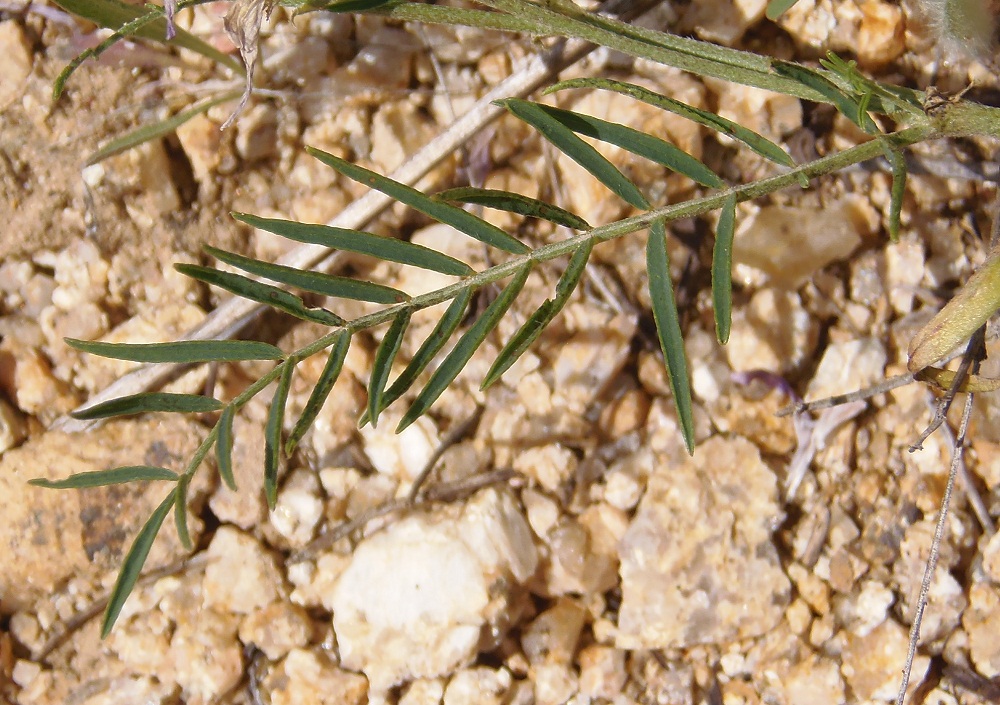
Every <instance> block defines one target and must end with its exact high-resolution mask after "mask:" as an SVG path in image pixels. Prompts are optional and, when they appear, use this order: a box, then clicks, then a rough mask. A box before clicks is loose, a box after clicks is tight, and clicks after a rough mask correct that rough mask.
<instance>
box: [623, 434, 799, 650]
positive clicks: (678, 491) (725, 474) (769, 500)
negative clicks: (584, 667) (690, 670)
mask: <svg viewBox="0 0 1000 705" xmlns="http://www.w3.org/2000/svg"><path fill="white" fill-rule="evenodd" d="M779 515H780V510H779V507H778V504H777V483H776V479H775V476H774V473H773V472H771V470H770V469H769V468H768V467H767V466H766V465H765V464H764V463H763V462H762V461H761V459H760V454H759V452H758V451H757V449H756V447H755V446H753V445H752V444H751V443H750V442H748V441H746V440H744V439H741V438H733V439H725V438H722V437H720V436H716V437H713V438H711V439H710V440H708V441H706V442H705V443H703V444H702V445H701V446H699V448H698V450H697V452H696V453H695V455H694V457H693V458H685V460H684V462H683V463H681V464H680V465H679V466H674V467H671V468H670V469H669V472H668V471H665V470H664V471H663V472H658V473H656V474H654V475H653V476H652V477H651V478H650V480H649V485H648V488H647V490H646V494H645V496H644V497H643V499H642V502H640V504H639V510H638V514H637V515H636V517H635V519H634V520H633V521H632V524H631V526H629V529H628V531H627V532H626V534H625V537H624V538H623V539H622V544H621V568H620V573H621V577H622V604H621V609H620V612H619V628H618V634H617V636H616V645H617V646H618V647H619V648H623V649H639V648H685V647H689V646H693V645H696V644H722V643H728V642H731V641H735V640H739V639H746V638H750V637H753V636H757V635H759V634H762V633H764V632H766V631H767V630H769V629H771V628H773V627H774V626H775V625H776V624H778V622H780V621H781V619H782V616H783V614H784V607H785V605H786V604H787V603H788V601H789V595H790V585H789V582H788V579H787V578H786V577H785V574H784V572H783V571H782V570H781V564H780V562H779V560H778V556H777V552H776V550H775V547H774V544H773V543H772V542H771V531H772V527H773V526H774V522H775V520H776V517H778V516H779ZM706 517H712V520H711V521H706Z"/></svg>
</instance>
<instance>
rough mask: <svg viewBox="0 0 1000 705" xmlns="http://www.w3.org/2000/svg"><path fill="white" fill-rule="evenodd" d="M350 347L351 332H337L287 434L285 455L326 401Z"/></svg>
mask: <svg viewBox="0 0 1000 705" xmlns="http://www.w3.org/2000/svg"><path fill="white" fill-rule="evenodd" d="M350 347H351V334H350V333H349V332H348V331H346V330H342V331H340V332H339V333H337V336H336V340H335V342H334V343H333V346H332V347H331V349H330V354H329V356H328V357H327V359H326V365H324V367H323V372H322V373H320V376H319V380H317V382H316V386H314V387H313V390H312V392H310V394H309V399H308V400H306V405H305V408H304V409H302V415H301V416H299V420H298V421H296V422H295V426H294V427H293V428H292V432H291V433H290V434H289V435H288V440H287V441H286V443H285V455H291V454H292V451H294V450H295V448H296V446H298V444H299V442H300V441H301V440H302V438H303V437H304V436H305V435H306V431H308V430H309V427H310V426H312V425H313V422H314V421H315V420H316V417H317V416H319V412H320V410H321V409H322V408H323V404H325V403H326V398H327V397H328V396H330V391H331V390H332V389H333V385H335V384H336V383H337V378H338V377H340V371H341V370H343V369H344V361H345V360H346V359H347V351H348V350H350Z"/></svg>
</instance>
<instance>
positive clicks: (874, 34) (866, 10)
mask: <svg viewBox="0 0 1000 705" xmlns="http://www.w3.org/2000/svg"><path fill="white" fill-rule="evenodd" d="M905 50H906V25H905V22H904V20H903V9H902V8H901V7H899V6H898V5H892V4H889V3H887V2H880V0H867V1H866V2H864V3H862V4H861V26H860V27H859V28H858V64H860V65H861V67H862V68H864V69H867V70H873V69H878V68H881V67H882V66H885V65H886V64H888V63H889V62H891V61H895V60H896V59H897V58H899V56H900V55H901V54H902V53H903V51H905Z"/></svg>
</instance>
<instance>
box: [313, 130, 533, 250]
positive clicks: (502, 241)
mask: <svg viewBox="0 0 1000 705" xmlns="http://www.w3.org/2000/svg"><path fill="white" fill-rule="evenodd" d="M306 151H307V152H309V154H311V155H312V156H314V157H316V158H317V159H319V160H320V161H321V162H323V163H324V164H326V165H327V166H330V167H333V168H334V169H336V170H337V171H339V172H340V173H341V174H343V175H344V176H346V177H348V178H349V179H353V180H354V181H357V182H358V183H359V184H364V185H365V186H369V187H371V188H373V189H375V190H377V191H381V192H382V193H384V194H385V195H387V196H390V197H391V198H394V199H396V200H397V201H399V202H400V203H404V204H406V205H408V206H409V207H410V208H413V209H414V210H416V211H419V212H420V213H423V214H424V215H426V216H427V217H429V218H433V219H434V220H436V221H438V222H441V223H446V224H447V225H450V226H452V227H453V228H455V229H456V230H458V231H460V232H463V233H465V234H466V235H468V236H469V237H471V238H473V239H476V240H479V241H480V242H483V243H486V244H487V245H490V246H492V247H496V248H497V249H500V250H503V251H505V252H509V253H511V254H514V255H524V254H527V253H528V252H529V250H528V248H527V247H526V246H525V245H524V243H522V242H520V241H519V240H517V239H516V238H513V237H511V236H510V235H508V234H507V233H505V232H504V231H503V230H501V229H500V228H498V227H496V226H495V225H491V224H490V223H487V222H486V221H485V220H483V219H482V218H477V217H476V216H474V215H472V213H469V212H468V211H464V210H462V209H461V208H456V207H455V206H453V205H451V204H448V203H442V202H441V201H436V200H434V199H433V198H431V197H430V196H425V195H424V194H422V193H421V192H420V191H417V190H416V189H414V188H411V187H409V186H407V185H406V184H401V183H399V182H398V181H393V180H392V179H390V178H388V177H385V176H382V175H381V174H376V173H375V172H374V171H370V170H368V169H365V168H363V167H360V166H357V165H355V164H351V163H350V162H348V161H345V160H343V159H341V158H340V157H335V156H333V155H332V154H327V153H326V152H322V151H320V150H318V149H315V148H313V147H306Z"/></svg>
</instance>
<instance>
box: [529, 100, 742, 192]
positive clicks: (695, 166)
mask: <svg viewBox="0 0 1000 705" xmlns="http://www.w3.org/2000/svg"><path fill="white" fill-rule="evenodd" d="M539 107H540V108H541V109H542V110H544V111H545V112H546V113H548V114H549V115H550V116H551V117H552V118H554V119H555V120H557V121H558V122H560V123H562V124H563V125H565V126H566V127H568V128H569V129H571V130H572V131H573V132H576V133H578V134H581V135H586V136H587V137H592V138H594V139H597V140H601V141H602V142H607V143H609V144H613V145H617V146H619V147H621V148H622V149H626V150H628V151H629V152H632V153H633V154H637V155H639V156H640V157H645V158H646V159H648V160H650V161H652V162H656V163H657V164H660V165H661V166H665V167H666V168H668V169H670V170H671V171H675V172H677V173H678V174H681V175H683V176H686V177H688V178H689V179H691V180H692V181H695V182H697V183H699V184H701V185H702V186H708V187H710V188H725V187H726V182H725V181H723V180H722V179H720V178H719V176H718V175H717V174H716V173H715V172H714V171H712V170H711V169H709V168H708V167H707V166H705V165H704V164H703V163H702V162H701V161H699V160H697V159H695V158H694V157H692V156H691V155H690V154H688V153H687V152H685V151H684V150H683V149H680V148H679V147H676V146H675V145H672V144H670V143H669V142H666V141H664V140H661V139H660V138H659V137H654V136H652V135H647V134H646V133H645V132H640V131H639V130H635V129H633V128H631V127H626V126H624V125H616V124H615V123H613V122H608V121H607V120H601V119H600V118H596V117H591V116H590V115H584V114H582V113H574V112H570V111H569V110H561V109H560V108H553V107H550V106H548V105H539Z"/></svg>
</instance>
